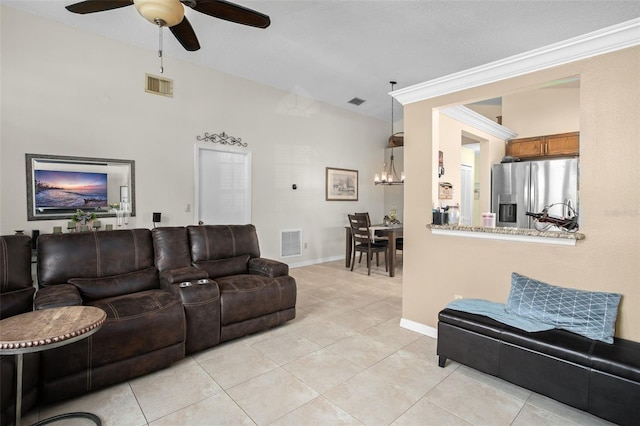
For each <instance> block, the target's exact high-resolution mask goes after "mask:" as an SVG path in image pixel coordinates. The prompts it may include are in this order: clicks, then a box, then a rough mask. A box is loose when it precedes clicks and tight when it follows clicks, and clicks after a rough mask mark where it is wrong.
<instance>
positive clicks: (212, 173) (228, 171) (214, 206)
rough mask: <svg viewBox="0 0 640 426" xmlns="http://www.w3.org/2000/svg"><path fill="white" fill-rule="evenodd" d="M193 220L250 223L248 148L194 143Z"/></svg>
mask: <svg viewBox="0 0 640 426" xmlns="http://www.w3.org/2000/svg"><path fill="white" fill-rule="evenodd" d="M195 169H196V177H195V179H196V184H195V187H196V206H195V213H196V214H195V216H196V217H195V219H196V223H198V222H200V221H201V222H203V223H204V224H205V225H242V224H247V223H251V152H250V151H246V150H239V149H231V148H223V147H217V146H203V145H197V146H196V167H195Z"/></svg>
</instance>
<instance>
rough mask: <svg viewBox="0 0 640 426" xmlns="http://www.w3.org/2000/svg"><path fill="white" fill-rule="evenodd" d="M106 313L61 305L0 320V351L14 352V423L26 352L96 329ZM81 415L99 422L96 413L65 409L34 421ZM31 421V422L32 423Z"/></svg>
mask: <svg viewBox="0 0 640 426" xmlns="http://www.w3.org/2000/svg"><path fill="white" fill-rule="evenodd" d="M106 318H107V314H106V313H105V312H104V311H103V310H102V309H99V308H94V307H92V306H64V307H60V308H52V309H44V310H41V311H33V312H27V313H24V314H20V315H15V316H12V317H9V318H5V319H3V320H2V321H0V355H15V356H16V376H17V378H16V407H15V408H16V426H20V419H21V415H22V367H23V362H24V361H23V356H24V354H26V353H31V352H40V351H46V350H48V349H53V348H57V347H59V346H64V345H68V344H70V343H73V342H76V341H78V340H81V339H84V338H86V337H89V336H91V335H92V334H93V333H95V332H96V331H98V330H99V329H100V327H101V326H102V324H104V321H105V320H106ZM70 417H82V418H87V419H90V420H93V421H94V422H95V423H96V425H98V426H100V425H101V421H100V418H99V417H98V416H96V415H95V414H91V413H68V414H61V415H59V416H54V417H51V418H48V419H44V420H41V421H39V422H38V423H36V424H35V425H44V424H48V423H51V422H55V421H58V420H62V419H66V418H70ZM35 425H34V426H35Z"/></svg>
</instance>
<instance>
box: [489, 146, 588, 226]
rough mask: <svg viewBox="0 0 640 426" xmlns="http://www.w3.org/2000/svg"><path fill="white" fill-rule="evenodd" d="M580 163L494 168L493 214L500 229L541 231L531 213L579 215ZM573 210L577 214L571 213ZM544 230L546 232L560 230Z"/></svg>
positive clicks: (565, 161)
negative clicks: (545, 211)
mask: <svg viewBox="0 0 640 426" xmlns="http://www.w3.org/2000/svg"><path fill="white" fill-rule="evenodd" d="M578 178H579V174H578V159H577V158H561V159H552V160H538V161H520V162H513V163H501V164H494V165H493V168H492V173H491V211H492V212H493V213H495V214H496V226H507V227H513V228H525V229H526V228H531V229H540V227H541V225H542V224H540V223H539V224H538V225H537V226H534V225H535V224H534V219H533V218H531V217H529V216H527V215H526V213H527V212H532V213H540V212H542V211H543V209H545V208H546V207H549V206H552V207H550V208H549V210H548V213H549V215H550V216H555V217H567V216H570V215H574V214H575V215H578V193H579V191H578V188H579V186H578ZM571 209H573V211H572V210H571ZM559 229H560V228H557V227H555V226H549V225H546V226H544V230H552V231H553V230H559Z"/></svg>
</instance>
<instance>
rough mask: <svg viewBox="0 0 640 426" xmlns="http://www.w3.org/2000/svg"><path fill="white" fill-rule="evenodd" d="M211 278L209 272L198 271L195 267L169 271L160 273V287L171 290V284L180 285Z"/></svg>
mask: <svg viewBox="0 0 640 426" xmlns="http://www.w3.org/2000/svg"><path fill="white" fill-rule="evenodd" d="M202 278H209V274H207V271H203V270H202V269H198V268H196V267H195V266H187V267H185V268H176V269H168V270H166V271H162V272H160V285H161V287H162V288H165V289H167V288H170V287H171V284H179V283H181V282H184V281H192V280H199V279H202Z"/></svg>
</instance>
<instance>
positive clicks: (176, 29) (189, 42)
mask: <svg viewBox="0 0 640 426" xmlns="http://www.w3.org/2000/svg"><path fill="white" fill-rule="evenodd" d="M169 29H170V30H171V32H172V33H173V35H174V36H176V38H177V39H178V41H179V42H180V44H181V45H182V47H184V48H185V49H187V50H188V51H190V52H193V51H194V50H198V49H200V43H199V42H198V37H196V33H195V31H193V27H192V26H191V24H190V23H189V20H188V19H187V17H186V16H185V17H184V18H182V22H180V23H179V24H177V25H174V26H173V27H169Z"/></svg>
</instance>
